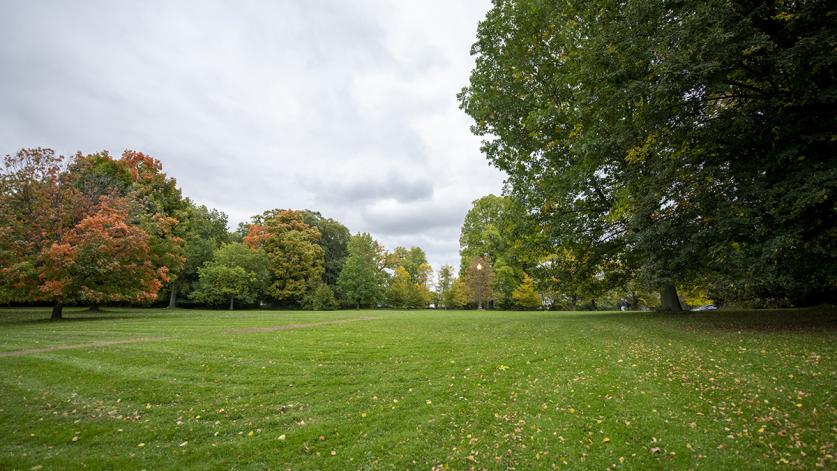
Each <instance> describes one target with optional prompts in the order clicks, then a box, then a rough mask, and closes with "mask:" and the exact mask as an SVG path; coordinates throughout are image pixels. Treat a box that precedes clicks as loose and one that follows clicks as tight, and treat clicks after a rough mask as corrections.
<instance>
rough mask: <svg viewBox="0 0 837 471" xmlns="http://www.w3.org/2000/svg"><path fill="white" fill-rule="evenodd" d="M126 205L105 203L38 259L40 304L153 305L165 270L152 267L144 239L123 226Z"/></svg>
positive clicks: (135, 228)
mask: <svg viewBox="0 0 837 471" xmlns="http://www.w3.org/2000/svg"><path fill="white" fill-rule="evenodd" d="M127 206H128V203H127V202H126V201H125V200H106V201H103V202H102V203H101V204H100V205H99V206H98V208H97V211H96V212H95V213H93V214H91V215H90V216H87V217H85V218H84V219H82V220H81V221H80V222H79V223H78V224H76V225H75V227H73V228H72V229H71V230H70V231H69V232H68V233H67V235H66V237H64V238H63V240H62V241H61V242H60V243H55V244H52V245H51V246H50V247H49V248H48V249H47V250H46V251H45V253H44V271H43V273H42V274H41V276H40V279H41V280H42V282H41V285H40V287H39V290H40V292H41V293H42V295H43V296H44V298H45V299H49V300H54V301H57V302H60V303H67V302H78V301H80V302H89V303H94V304H98V303H104V302H123V301H131V302H146V301H153V300H154V299H156V297H157V292H158V291H159V290H160V288H161V287H162V284H163V282H164V281H165V280H167V278H168V277H167V275H168V273H167V272H168V268H167V267H165V266H162V267H160V268H156V269H155V267H154V264H153V263H152V262H151V257H150V247H149V243H148V234H146V233H145V231H143V230H142V229H141V228H139V227H138V226H135V225H131V224H129V223H128V220H129V214H128V210H127Z"/></svg>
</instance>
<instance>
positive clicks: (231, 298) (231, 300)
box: [230, 296, 235, 311]
mask: <svg viewBox="0 0 837 471" xmlns="http://www.w3.org/2000/svg"><path fill="white" fill-rule="evenodd" d="M234 302H235V296H233V297H230V311H232V310H233V308H234V307H235V305H234V304H233V303H234Z"/></svg>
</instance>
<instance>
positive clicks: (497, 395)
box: [0, 309, 837, 469]
mask: <svg viewBox="0 0 837 471" xmlns="http://www.w3.org/2000/svg"><path fill="white" fill-rule="evenodd" d="M48 316H49V313H48V310H32V309H8V310H0V437H3V439H2V440H0V469H31V468H33V467H37V466H42V467H43V468H42V469H71V468H72V469H75V468H81V467H86V468H87V469H114V468H119V469H123V468H124V469H142V468H145V469H161V468H193V469H213V468H214V469H358V468H359V469H390V468H396V469H404V468H408V469H411V468H416V469H432V468H433V467H444V466H445V465H447V467H449V468H452V469H469V468H471V467H473V468H475V469H483V468H486V469H508V468H516V469H550V468H558V469H591V468H592V469H605V468H611V469H622V468H624V469H689V468H706V469H776V468H777V467H779V468H788V469H815V468H816V467H817V466H821V467H823V468H825V469H829V468H830V469H834V467H835V466H837V464H835V462H834V455H835V453H837V450H835V449H834V446H835V445H834V444H835V442H837V360H835V353H837V313H835V312H834V311H829V310H825V309H819V310H807V311H775V312H716V313H688V314H683V315H661V314H648V313H582V312H579V313H554V312H552V313H542V312H473V311H472V312H464V311H447V312H446V311H435V312H434V311H418V312H401V311H337V312H323V313H321V312H314V313H311V312H295V311H284V312H283V311H276V312H269V311H246V312H232V313H231V312H226V311H187V310H178V311H175V312H171V311H165V310H130V309H125V310H122V309H120V310H107V311H106V312H103V313H95V314H93V313H81V312H73V311H70V312H69V313H68V317H69V318H70V319H68V320H67V321H62V322H50V321H48V320H46V318H47V317H48ZM21 352H23V353H21Z"/></svg>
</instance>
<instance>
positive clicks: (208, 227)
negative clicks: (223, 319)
mask: <svg viewBox="0 0 837 471" xmlns="http://www.w3.org/2000/svg"><path fill="white" fill-rule="evenodd" d="M181 224H183V228H182V230H181V231H180V232H181V234H183V241H184V247H183V248H184V255H185V259H186V260H185V263H184V264H183V269H182V270H181V271H180V273H179V274H178V276H177V278H176V279H175V280H174V281H172V282H171V283H169V287H168V289H169V308H175V307H177V296H178V294H181V293H184V292H185V293H186V294H188V291H189V290H191V289H192V288H194V287H195V286H196V285H197V283H198V269H199V268H200V267H201V266H202V265H203V264H204V263H206V262H208V261H210V260H212V254H213V252H214V251H215V250H216V249H217V248H218V247H219V246H220V245H221V244H222V243H224V242H227V241H228V240H229V233H228V232H227V215H226V214H224V213H222V212H220V211H218V210H216V209H209V208H207V207H206V206H204V205H200V206H198V205H195V204H194V203H192V202H191V201H188V208H187V210H186V218H185V220H184V221H183V222H182V223H181Z"/></svg>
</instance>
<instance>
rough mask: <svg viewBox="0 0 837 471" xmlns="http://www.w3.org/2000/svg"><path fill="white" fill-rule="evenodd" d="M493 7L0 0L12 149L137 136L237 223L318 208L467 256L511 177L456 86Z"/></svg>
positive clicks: (72, 147) (4, 124) (376, 1)
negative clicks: (479, 134) (498, 164)
mask: <svg viewBox="0 0 837 471" xmlns="http://www.w3.org/2000/svg"><path fill="white" fill-rule="evenodd" d="M489 7H490V2H489V0H474V1H471V2H465V1H463V2H447V1H444V0H434V1H426V2H390V1H383V0H360V1H355V2H343V1H339V0H323V1H317V2H296V1H277V2H268V1H263V2H262V1H249V2H221V1H217V2H215V1H193V2H166V1H161V0H160V1H149V2H112V1H109V0H107V1H105V0H98V1H86V2H73V1H70V0H65V1H59V0H53V1H37V2H32V1H28V0H11V1H9V0H7V1H4V2H0V63H2V64H3V72H2V73H0V142H2V143H3V148H2V149H0V153H3V154H5V153H12V152H15V151H16V150H17V149H19V148H21V147H33V146H46V147H52V148H54V149H56V150H57V151H59V152H61V153H64V154H70V153H73V152H75V151H76V150H81V151H83V152H95V151H98V150H102V149H109V150H110V151H111V152H112V153H114V154H119V153H121V151H122V150H123V149H126V148H131V149H137V150H141V151H144V152H147V153H149V154H151V155H154V156H155V157H157V158H158V159H160V160H161V161H162V162H163V164H164V168H165V171H166V172H167V173H168V174H169V175H171V176H173V177H175V178H176V179H177V181H178V183H179V184H180V186H181V188H182V189H183V192H184V193H185V194H186V195H187V196H189V197H191V198H193V199H195V200H196V201H198V202H200V203H204V204H207V205H210V206H213V207H216V208H218V209H220V210H222V211H225V212H226V213H228V214H229V215H230V219H231V222H232V223H233V224H236V223H238V222H239V221H242V220H245V219H247V218H248V217H249V216H250V215H253V214H257V213H260V212H261V211H263V210H265V209H269V208H276V207H282V208H288V207H290V208H311V209H316V210H319V211H321V212H322V213H323V214H325V215H327V216H329V217H334V218H337V219H339V220H341V221H342V222H343V223H344V224H346V225H347V226H348V227H349V228H350V229H352V230H353V231H369V232H372V233H373V235H375V236H376V237H377V238H379V239H380V240H381V241H382V242H383V243H384V244H385V245H387V246H388V247H394V246H395V245H419V246H421V247H423V248H424V249H425V250H426V251H427V252H428V256H429V258H430V261H431V263H433V264H434V265H435V266H438V265H439V264H441V263H452V264H454V265H457V264H458V263H457V256H456V253H457V250H458V240H457V239H458V231H459V225H460V224H461V222H462V218H463V217H464V215H465V211H467V209H468V207H469V206H470V202H471V201H472V200H474V199H475V198H477V197H479V196H482V195H484V194H487V193H491V192H494V193H496V192H498V190H499V188H500V186H501V182H502V176H501V175H500V174H499V173H498V172H497V171H496V170H494V169H492V168H490V167H488V165H487V164H486V162H485V159H484V158H483V157H482V156H481V155H480V152H479V140H478V139H477V138H475V137H474V136H472V135H470V133H469V129H468V127H469V125H470V121H469V119H468V118H467V117H466V116H464V114H463V113H462V112H461V111H460V110H458V107H457V103H456V99H455V95H456V93H457V92H458V91H459V89H460V88H461V87H462V86H463V85H464V84H465V83H466V82H467V78H468V73H469V71H470V69H471V67H472V60H471V58H470V57H469V55H468V51H469V48H470V45H471V43H472V42H473V40H474V37H475V29H476V24H477V22H478V21H479V20H480V19H481V18H482V16H483V15H484V14H485V11H487V10H488V8H489Z"/></svg>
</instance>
